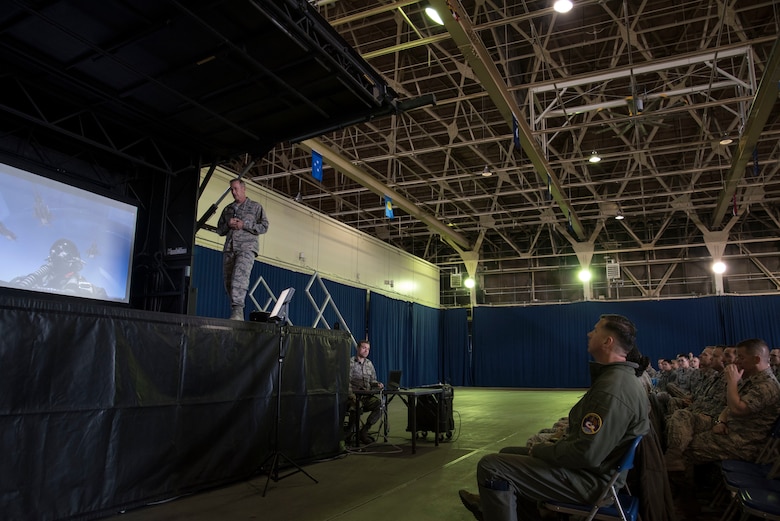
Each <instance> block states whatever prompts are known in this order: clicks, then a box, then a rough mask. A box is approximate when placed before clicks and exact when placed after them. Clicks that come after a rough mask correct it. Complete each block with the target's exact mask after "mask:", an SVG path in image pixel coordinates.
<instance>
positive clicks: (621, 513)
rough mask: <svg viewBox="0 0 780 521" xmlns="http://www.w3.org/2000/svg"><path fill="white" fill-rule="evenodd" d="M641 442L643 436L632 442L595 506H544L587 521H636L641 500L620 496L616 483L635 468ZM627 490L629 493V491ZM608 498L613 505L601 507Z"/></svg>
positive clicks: (629, 496) (568, 504) (559, 504)
mask: <svg viewBox="0 0 780 521" xmlns="http://www.w3.org/2000/svg"><path fill="white" fill-rule="evenodd" d="M640 441H642V436H637V437H636V438H635V439H634V441H632V442H631V446H630V447H629V448H628V450H627V451H626V453H625V455H624V456H623V458H622V459H621V460H620V462H619V463H618V466H617V468H615V470H614V472H613V473H612V477H611V479H610V480H609V483H607V486H605V487H604V490H603V491H602V492H601V494H600V495H599V498H598V499H597V500H596V502H595V503H594V504H592V505H577V504H572V503H564V502H559V501H545V502H544V503H543V504H542V506H543V507H544V508H546V509H547V510H552V511H553V512H559V513H561V514H569V515H575V516H582V517H584V519H585V521H591V520H593V519H605V520H608V521H609V520H615V519H620V520H621V521H636V519H637V515H638V513H639V498H637V497H634V496H632V495H630V493H626V494H619V493H618V490H617V488H616V486H615V483H616V482H617V480H618V478H619V477H620V475H621V473H623V472H625V471H628V470H629V469H630V468H632V467H633V466H634V456H635V455H636V448H637V447H638V446H639V442H640ZM626 490H627V491H628V489H626ZM608 498H609V499H611V500H612V501H613V504H612V505H609V506H599V505H603V504H604V503H605V502H606V501H605V500H607V499H608Z"/></svg>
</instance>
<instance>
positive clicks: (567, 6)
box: [553, 0, 574, 13]
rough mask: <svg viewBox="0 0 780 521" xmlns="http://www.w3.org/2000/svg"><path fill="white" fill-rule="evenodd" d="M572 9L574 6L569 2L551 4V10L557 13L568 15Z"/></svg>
mask: <svg viewBox="0 0 780 521" xmlns="http://www.w3.org/2000/svg"><path fill="white" fill-rule="evenodd" d="M572 7H574V4H572V3H571V0H555V3H554V4H553V9H555V10H556V11H557V12H559V13H568V12H569V11H571V8H572Z"/></svg>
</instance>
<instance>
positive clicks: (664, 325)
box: [472, 296, 780, 388]
mask: <svg viewBox="0 0 780 521" xmlns="http://www.w3.org/2000/svg"><path fill="white" fill-rule="evenodd" d="M608 313H617V314H621V315H625V316H627V317H628V318H630V319H631V320H632V321H633V322H634V324H636V326H637V345H638V347H639V349H640V351H642V353H644V354H645V355H647V356H648V357H649V358H650V360H651V362H652V363H653V366H654V367H656V366H657V360H658V358H670V357H674V356H676V355H677V354H679V353H689V352H693V353H694V354H699V353H700V352H701V350H702V349H703V348H704V347H705V346H707V345H715V344H729V345H734V344H736V343H737V342H739V341H740V340H744V339H746V338H754V337H758V338H763V339H764V340H765V341H766V342H767V343H768V345H769V347H770V348H771V347H773V346H778V345H780V326H779V325H778V320H777V317H778V313H780V297H777V296H765V297H736V296H720V297H704V298H692V299H681V300H664V301H642V302H620V303H616V302H579V303H574V304H561V305H558V306H538V307H510V308H489V307H478V308H475V309H474V318H473V326H472V327H473V343H474V385H477V386H498V387H533V388H537V387H538V388H577V387H587V386H588V385H589V384H590V382H589V377H588V371H587V361H588V360H589V359H590V357H589V355H588V354H587V333H588V332H589V331H590V330H591V329H592V328H593V325H594V324H595V323H596V322H597V321H598V319H599V316H600V315H602V314H608Z"/></svg>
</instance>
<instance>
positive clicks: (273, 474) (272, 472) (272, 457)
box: [259, 320, 319, 497]
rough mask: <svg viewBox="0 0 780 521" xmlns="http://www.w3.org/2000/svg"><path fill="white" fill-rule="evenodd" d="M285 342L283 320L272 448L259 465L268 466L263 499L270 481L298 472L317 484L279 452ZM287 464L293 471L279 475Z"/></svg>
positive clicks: (285, 329)
mask: <svg viewBox="0 0 780 521" xmlns="http://www.w3.org/2000/svg"><path fill="white" fill-rule="evenodd" d="M286 340H287V324H286V320H283V321H282V322H281V325H280V327H279V365H278V369H277V372H276V417H275V418H274V439H273V448H272V450H271V453H270V454H269V455H268V457H267V458H265V460H263V462H262V463H261V464H260V467H259V469H260V470H263V468H264V467H265V466H266V465H269V467H268V479H267V480H266V481H265V488H263V497H265V493H266V491H267V490H268V484H269V483H270V482H271V480H274V481H280V480H282V479H284V478H286V477H289V476H292V475H293V474H297V473H298V472H303V473H304V474H306V476H308V477H309V479H311V480H312V481H314V482H315V483H319V481H317V480H316V479H314V478H313V477H312V476H311V475H309V473H308V472H306V471H305V470H303V469H302V468H301V467H300V465H298V464H297V463H295V462H294V461H293V460H291V459H290V458H288V457H287V456H285V455H284V454H282V453H281V452H280V451H279V423H280V422H281V419H282V366H283V365H284V357H285V354H286V353H285V343H286ZM283 462H287V463H289V464H290V465H292V467H293V469H291V470H290V472H288V473H287V474H283V475H281V476H280V475H279V464H280V463H283Z"/></svg>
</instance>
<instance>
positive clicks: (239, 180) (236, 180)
mask: <svg viewBox="0 0 780 521" xmlns="http://www.w3.org/2000/svg"><path fill="white" fill-rule="evenodd" d="M233 183H238V184H240V185H241V186H243V187H246V182H244V180H243V179H231V180H230V184H231V185H232V184H233Z"/></svg>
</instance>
